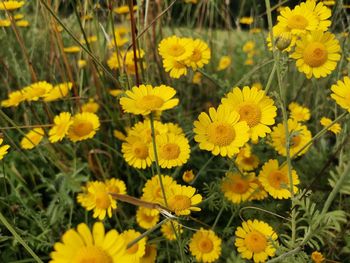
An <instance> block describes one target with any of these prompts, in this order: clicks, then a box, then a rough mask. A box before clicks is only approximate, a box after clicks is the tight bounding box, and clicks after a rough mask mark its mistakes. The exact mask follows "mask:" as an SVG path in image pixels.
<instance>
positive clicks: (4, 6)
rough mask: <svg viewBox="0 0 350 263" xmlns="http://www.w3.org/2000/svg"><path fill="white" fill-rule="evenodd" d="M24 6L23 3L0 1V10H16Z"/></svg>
mask: <svg viewBox="0 0 350 263" xmlns="http://www.w3.org/2000/svg"><path fill="white" fill-rule="evenodd" d="M23 5H24V1H1V2H0V10H8V11H12V10H16V9H18V8H21V7H22V6H23Z"/></svg>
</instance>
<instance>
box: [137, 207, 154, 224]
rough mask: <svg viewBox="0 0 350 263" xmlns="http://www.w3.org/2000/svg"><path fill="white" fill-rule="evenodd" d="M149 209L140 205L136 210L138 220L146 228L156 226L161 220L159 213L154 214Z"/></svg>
mask: <svg viewBox="0 0 350 263" xmlns="http://www.w3.org/2000/svg"><path fill="white" fill-rule="evenodd" d="M147 210H148V211H147ZM149 210H150V209H149V208H145V207H139V208H138V209H137V211H136V222H137V224H138V225H139V226H140V227H142V228H144V229H150V228H152V227H154V226H155V225H156V224H157V223H158V221H159V213H157V214H152V213H151V212H150V211H149Z"/></svg>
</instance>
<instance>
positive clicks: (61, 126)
mask: <svg viewBox="0 0 350 263" xmlns="http://www.w3.org/2000/svg"><path fill="white" fill-rule="evenodd" d="M53 122H54V126H53V127H52V128H51V129H50V130H49V141H50V142H52V143H55V142H58V141H61V140H63V138H64V137H65V136H66V135H67V134H68V130H69V127H70V126H71V125H72V123H73V121H72V118H71V114H70V113H69V112H61V113H60V114H59V115H57V116H55V118H54V119H53Z"/></svg>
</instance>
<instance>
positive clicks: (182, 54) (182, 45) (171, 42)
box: [158, 36, 194, 61]
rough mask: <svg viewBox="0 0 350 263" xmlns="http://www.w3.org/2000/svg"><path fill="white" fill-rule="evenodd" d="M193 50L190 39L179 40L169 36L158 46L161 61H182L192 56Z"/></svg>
mask: <svg viewBox="0 0 350 263" xmlns="http://www.w3.org/2000/svg"><path fill="white" fill-rule="evenodd" d="M193 50H194V44H193V40H192V39H191V38H179V37H177V36H171V37H168V38H165V39H163V40H162V41H161V42H160V43H159V46H158V51H159V54H160V55H161V56H162V58H163V59H173V60H175V61H184V60H186V59H188V58H190V56H192V54H193Z"/></svg>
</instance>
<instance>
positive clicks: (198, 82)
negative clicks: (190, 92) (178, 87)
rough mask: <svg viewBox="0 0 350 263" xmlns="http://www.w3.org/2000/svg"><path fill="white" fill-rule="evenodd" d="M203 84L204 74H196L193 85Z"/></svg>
mask: <svg viewBox="0 0 350 263" xmlns="http://www.w3.org/2000/svg"><path fill="white" fill-rule="evenodd" d="M201 82H202V73H200V72H195V73H194V74H193V78H192V83H193V84H198V85H199V84H201Z"/></svg>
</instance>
